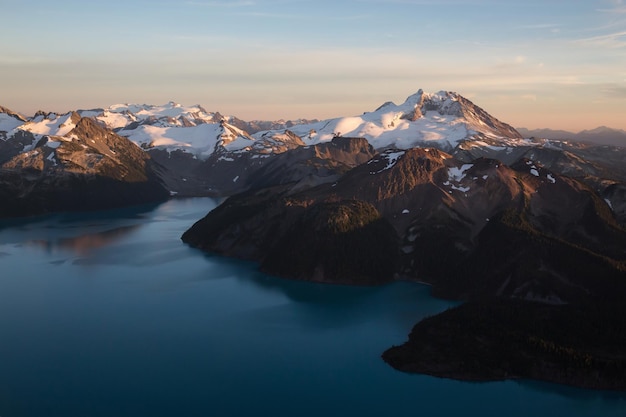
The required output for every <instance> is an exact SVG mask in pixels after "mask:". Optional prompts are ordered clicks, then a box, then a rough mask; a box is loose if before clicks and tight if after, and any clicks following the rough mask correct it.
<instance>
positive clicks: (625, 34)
mask: <svg viewBox="0 0 626 417" xmlns="http://www.w3.org/2000/svg"><path fill="white" fill-rule="evenodd" d="M578 43H580V44H583V45H592V46H601V47H606V48H623V47H626V30H623V31H619V32H613V33H608V34H605V35H599V36H593V37H590V38H585V39H579V40H578Z"/></svg>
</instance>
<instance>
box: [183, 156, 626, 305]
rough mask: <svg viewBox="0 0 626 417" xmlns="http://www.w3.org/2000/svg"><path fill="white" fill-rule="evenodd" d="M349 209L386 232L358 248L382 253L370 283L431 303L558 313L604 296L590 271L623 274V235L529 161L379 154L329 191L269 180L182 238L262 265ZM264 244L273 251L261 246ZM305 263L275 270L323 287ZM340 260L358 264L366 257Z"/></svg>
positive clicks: (594, 204)
mask: <svg viewBox="0 0 626 417" xmlns="http://www.w3.org/2000/svg"><path fill="white" fill-rule="evenodd" d="M318 146H319V145H318ZM283 166H284V165H283ZM357 203H358V204H364V205H367V206H368V207H371V208H372V210H374V211H373V212H375V213H376V216H377V217H376V218H379V217H380V219H381V221H380V222H383V221H384V223H385V224H387V225H388V226H389V227H390V228H392V229H393V231H394V234H393V238H391V237H389V238H384V239H383V238H380V239H373V240H370V244H371V245H372V247H375V248H376V251H377V252H382V251H384V252H385V253H386V254H387V255H386V259H387V260H386V261H384V262H383V263H384V264H385V265H386V269H385V271H387V275H385V276H381V277H380V278H379V279H380V280H381V281H386V280H391V279H393V278H394V277H396V276H401V277H404V278H409V279H415V280H420V281H424V282H428V283H431V284H432V285H433V290H434V292H435V294H439V295H442V296H446V297H452V298H465V299H468V298H472V297H476V296H483V295H487V294H490V295H504V296H510V297H515V298H521V299H536V300H544V301H547V302H554V303H565V302H570V301H575V300H577V299H578V298H580V297H584V294H586V293H587V292H589V291H593V292H594V293H597V294H604V293H603V291H604V290H603V288H605V287H604V285H603V284H600V283H599V281H602V280H603V279H604V278H601V279H598V278H594V277H593V274H592V273H591V272H592V271H596V272H597V271H603V272H602V276H603V277H615V276H621V275H622V274H623V272H621V271H622V270H623V269H624V263H625V261H626V233H624V231H623V229H621V228H620V227H619V225H618V224H617V222H616V221H615V219H614V217H613V214H612V212H611V210H610V208H609V207H608V205H607V203H606V202H605V201H604V200H602V199H601V198H600V197H598V196H597V194H596V193H595V192H594V191H593V190H592V189H590V188H589V187H587V186H586V185H584V184H582V183H580V182H578V181H576V180H573V179H570V178H567V177H562V176H559V175H557V174H554V173H551V172H550V171H547V170H545V169H544V168H542V167H540V166H538V164H536V163H534V162H532V161H520V162H519V163H518V164H516V165H513V166H511V167H508V166H505V165H503V164H502V163H500V162H499V161H495V160H488V159H481V160H477V161H476V162H475V163H473V164H463V163H461V162H459V161H457V160H455V159H454V158H452V157H451V156H450V155H448V154H446V153H444V152H442V151H439V150H435V149H411V150H407V151H400V150H388V151H386V152H383V153H381V154H378V155H376V156H375V157H374V158H373V159H371V160H370V161H369V162H367V163H364V164H360V165H358V166H356V167H355V168H353V169H351V170H350V171H347V172H346V173H345V174H344V175H342V176H341V177H340V178H338V179H337V180H336V181H335V182H332V183H325V184H321V185H316V186H314V187H309V188H307V189H297V190H295V191H294V190H293V189H292V188H290V187H289V186H287V185H284V184H281V183H280V182H270V183H269V184H268V187H266V188H262V189H258V190H255V191H254V192H250V193H248V194H243V195H239V196H237V197H235V198H231V199H230V200H228V201H227V202H225V203H224V204H223V206H221V207H220V208H218V209H216V210H215V211H214V212H212V213H209V214H208V215H207V217H206V218H205V219H203V220H202V221H200V222H198V223H197V224H196V225H194V227H193V228H192V229H190V230H189V231H188V232H187V233H185V235H184V236H183V240H185V241H186V242H188V243H190V244H192V245H195V246H198V247H201V248H203V249H206V250H215V251H218V252H220V253H224V254H227V255H231V256H241V257H244V258H247V259H253V260H257V261H260V262H261V263H262V264H263V265H266V262H267V259H268V257H269V258H270V259H273V258H272V257H273V256H274V255H269V254H268V253H267V252H268V250H270V249H269V248H273V249H271V250H272V251H275V252H276V253H291V252H289V250H290V249H291V248H293V247H297V245H296V242H295V241H292V240H291V239H287V238H286V237H285V236H287V235H293V236H307V235H308V233H309V232H307V230H309V228H312V229H310V230H317V231H318V232H319V231H320V230H321V229H319V230H318V229H316V226H313V224H317V223H315V221H314V219H317V217H316V215H314V214H311V213H318V212H319V213H327V212H328V211H327V210H326V209H322V207H326V205H328V204H331V205H332V207H335V209H336V210H337V212H341V210H342V209H340V208H341V207H345V210H346V213H352V210H353V208H354V204H357ZM331 212H332V213H335V211H331ZM234 213H236V214H234ZM305 213H309V214H307V215H305ZM302 216H304V217H302ZM346 216H347V218H352V217H350V216H351V215H350V214H346ZM331 217H332V216H331ZM306 219H308V220H306ZM329 221H331V220H329ZM357 223H358V222H357ZM266 235H267V236H268V239H271V240H272V241H273V242H274V244H272V245H270V244H268V242H267V240H265V239H264V238H262V236H266ZM283 239H285V240H283ZM314 241H317V240H314ZM287 242H289V243H287ZM303 242H307V240H306V239H305V240H303ZM303 244H305V243H303ZM320 244H321V242H320ZM390 245H391V246H392V247H393V251H390V250H389V246H390ZM315 246H316V245H313V244H312V247H315ZM390 252H394V253H395V255H393V256H392V255H391V254H390ZM316 256H317V255H315V253H314V251H308V252H307V251H304V252H303V254H302V255H301V256H300V257H299V258H298V259H299V260H298V261H296V260H295V258H294V256H284V257H283V258H282V262H283V268H284V269H285V270H289V271H291V274H292V275H295V276H298V277H305V276H306V277H308V278H309V279H316V280H320V281H327V280H329V279H331V278H330V277H326V276H325V275H324V273H323V272H318V273H317V274H313V273H310V272H311V271H310V268H308V269H307V268H304V270H307V271H308V272H304V270H303V271H302V273H299V272H297V265H304V264H307V262H304V261H303V260H302V258H309V257H310V259H309V260H310V262H309V264H310V265H313V264H317V262H318V261H319V259H318V258H316ZM320 256H321V255H320ZM324 256H326V255H324ZM351 256H352V257H356V259H357V260H356V261H355V262H356V263H359V262H360V263H367V262H368V260H369V257H370V256H372V255H371V253H369V252H366V251H364V252H362V253H360V252H359V251H357V252H355V253H353V254H352V255H351ZM570 257H572V259H569V258H570ZM351 259H352V258H351ZM292 261H293V262H294V265H293V267H291V266H289V267H288V266H287V265H288V264H289V263H291V262H292ZM295 264H297V265H295ZM281 274H282V275H285V274H286V275H289V273H287V272H283V273H281ZM468 276H469V277H468ZM332 279H335V278H332ZM607 279H608V278H607ZM346 280H349V281H350V280H351V281H352V282H353V283H357V284H359V283H363V282H360V281H359V280H358V279H357V278H354V277H352V278H349V277H346ZM605 289H606V288H605Z"/></svg>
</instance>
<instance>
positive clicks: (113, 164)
mask: <svg viewBox="0 0 626 417" xmlns="http://www.w3.org/2000/svg"><path fill="white" fill-rule="evenodd" d="M63 124H64V125H65V126H63V127H62V128H61V129H64V130H65V132H63V131H61V132H58V131H57V132H55V133H63V134H62V135H38V134H33V133H30V132H28V131H22V132H19V133H18V134H16V135H14V136H12V137H11V138H9V139H7V140H6V141H4V142H3V143H2V145H3V150H4V152H2V153H1V154H0V155H1V159H0V163H1V164H2V165H1V169H0V184H2V187H1V188H0V190H1V191H0V193H1V194H2V197H3V198H2V201H3V203H2V204H0V216H23V215H31V214H39V213H46V212H50V211H61V210H93V209H104V208H111V207H118V206H124V205H131V204H143V203H147V202H155V201H163V200H165V199H166V198H168V193H167V191H166V190H165V188H164V187H163V186H162V185H161V181H160V180H159V179H158V176H157V172H158V170H159V169H160V167H158V166H157V165H156V164H154V163H153V162H152V161H151V160H150V157H149V156H148V155H147V154H146V153H145V152H144V151H143V150H141V149H140V148H139V147H137V146H136V145H135V144H133V143H132V142H130V141H129V140H128V139H126V138H123V137H121V136H118V135H116V134H115V133H113V132H111V131H110V130H108V129H105V128H103V127H102V126H101V125H100V124H98V123H96V122H95V121H94V120H92V119H89V118H82V117H80V115H78V114H77V113H72V114H71V115H68V117H67V118H66V120H65V121H64V123H63Z"/></svg>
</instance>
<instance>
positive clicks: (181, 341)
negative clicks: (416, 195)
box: [0, 199, 626, 417]
mask: <svg viewBox="0 0 626 417" xmlns="http://www.w3.org/2000/svg"><path fill="white" fill-rule="evenodd" d="M215 205H216V203H215V201H213V200H210V199H189V200H172V201H168V202H166V203H164V204H162V205H159V206H158V207H156V208H154V209H153V210H152V211H149V210H146V209H145V208H140V209H137V208H134V209H130V210H118V211H115V212H106V213H89V214H82V213H80V214H76V216H75V217H73V216H72V215H53V216H47V217H42V218H38V219H30V220H29V221H17V222H15V224H14V226H13V227H11V225H10V222H7V221H5V222H4V226H0V337H1V339H0V358H4V360H0V416H11V417H28V416H40V415H46V416H63V417H78V416H86V415H100V416H118V417H131V416H132V417H135V416H150V417H166V416H167V417H169V416H174V415H185V416H208V415H216V416H250V415H272V416H277V417H278V416H301V417H314V416H315V417H317V416H320V415H332V416H335V415H337V416H339V415H341V416H351V415H359V416H384V415H391V414H403V415H432V416H457V415H481V416H501V415H506V416H508V417H522V416H528V415H550V416H568V417H587V416H597V415H602V416H621V417H623V415H624V413H623V411H624V407H625V405H626V396H624V395H623V394H619V393H615V394H614V393H602V392H596V391H587V390H577V389H573V388H569V387H562V386H558V385H554V384H543V383H535V382H530V381H506V382H494V383H482V384H472V383H463V382H458V381H452V380H445V379H438V378H432V377H428V376H424V375H407V374H404V373H401V372H397V371H395V370H393V369H392V368H390V367H389V366H387V365H386V364H385V363H383V362H382V360H381V359H380V354H381V353H382V351H383V350H384V349H386V348H387V347H389V346H391V345H393V344H399V343H402V342H403V341H404V340H406V338H407V335H408V333H409V331H410V329H411V327H412V326H413V324H415V323H416V322H417V321H418V320H419V319H421V318H423V317H425V316H428V315H432V314H436V313H437V312H439V311H442V310H443V309H445V308H447V307H449V306H451V305H453V303H449V302H446V301H442V300H437V299H435V298H432V297H430V295H429V292H430V291H429V288H428V287H426V286H423V285H418V284H414V283H408V282H400V283H394V284H390V285H386V286H383V287H350V286H340V285H328V284H315V283H310V282H300V281H292V280H287V279H279V278H275V277H271V276H268V275H265V274H262V273H260V272H259V271H258V269H257V267H256V265H254V264H250V263H247V262H241V261H237V260H233V259H224V258H221V257H219V256H215V255H209V254H205V253H203V252H200V251H198V250H196V249H192V248H190V247H188V246H186V245H184V244H183V243H182V242H181V241H180V236H181V235H182V233H183V232H184V231H185V230H186V229H187V228H188V227H190V226H191V225H192V224H193V223H194V222H195V221H196V220H198V219H200V218H201V217H203V216H204V215H205V214H206V213H207V212H208V211H209V210H211V209H212V208H213V207H215ZM3 254H5V255H4V256H3ZM451 399H453V400H451Z"/></svg>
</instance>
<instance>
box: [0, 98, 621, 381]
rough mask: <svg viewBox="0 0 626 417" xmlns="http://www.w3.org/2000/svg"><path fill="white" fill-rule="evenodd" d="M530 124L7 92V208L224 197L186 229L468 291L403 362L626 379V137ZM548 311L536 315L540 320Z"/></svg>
mask: <svg viewBox="0 0 626 417" xmlns="http://www.w3.org/2000/svg"><path fill="white" fill-rule="evenodd" d="M529 133H532V132H527V131H523V130H522V132H520V131H518V130H516V129H514V128H513V127H511V126H510V125H508V124H506V123H504V122H502V121H499V120H497V119H496V118H494V117H492V116H491V115H489V114H488V113H487V112H486V111H485V110H483V109H482V108H480V107H478V106H477V105H475V104H474V103H472V102H471V101H470V100H468V99H466V98H464V97H463V96H461V95H459V94H457V93H454V92H446V91H440V92H437V93H426V92H424V91H422V90H419V91H418V92H416V93H415V94H412V95H410V96H409V97H408V98H407V99H406V100H405V101H404V102H403V103H402V104H394V103H392V102H387V103H384V104H382V105H381V106H380V107H378V108H377V109H374V110H372V111H369V112H365V113H363V114H361V115H359V116H353V117H338V118H334V119H328V120H322V121H318V120H296V121H276V122H261V121H254V122H245V121H243V120H240V119H238V118H236V117H234V116H223V115H221V114H220V113H218V112H207V111H206V110H205V109H203V108H202V107H201V106H189V107H185V106H182V105H179V104H176V103H173V102H170V103H167V104H165V105H162V106H152V105H128V104H125V105H115V106H111V107H109V108H106V109H91V110H77V111H74V112H70V113H67V114H55V113H44V112H38V113H37V114H36V115H34V116H33V117H32V118H26V117H23V116H21V115H19V114H16V113H14V112H11V111H9V110H8V109H5V108H1V109H0V196H2V197H3V198H2V200H0V201H2V203H0V215H2V216H17V215H28V214H37V213H45V212H49V211H58V210H77V209H80V210H83V209H94V208H106V207H112V206H118V205H128V204H137V203H141V202H153V201H161V200H164V199H167V198H171V197H174V196H177V197H182V196H199V195H210V196H216V197H229V198H227V199H226V200H225V201H224V202H223V203H222V204H221V205H220V206H218V207H217V208H216V209H215V210H213V211H211V212H210V213H208V214H207V216H206V217H204V218H203V219H200V220H199V221H198V222H197V223H196V224H194V225H193V227H191V228H190V229H189V230H188V231H186V232H185V233H184V235H183V236H182V239H183V241H184V242H186V243H188V244H190V245H192V246H194V247H197V248H199V249H202V250H206V251H210V252H217V253H221V254H223V255H226V256H232V257H238V258H242V259H247V260H253V261H256V262H258V263H259V265H260V268H261V269H263V270H264V271H266V272H268V273H272V274H274V275H279V276H284V277H288V278H295V279H302V280H313V281H319V282H327V283H341V284H357V285H372V284H382V283H386V282H390V281H394V280H413V281H419V282H425V283H428V284H430V285H431V286H432V291H433V294H434V295H436V296H440V297H445V298H451V299H456V300H464V301H466V303H465V304H464V305H463V306H461V307H459V308H460V309H461V310H459V311H461V312H464V313H462V314H461V313H460V314H454V313H448V314H442V315H440V316H437V317H436V318H433V319H432V320H430V321H427V322H426V324H421V323H420V324H418V325H416V327H415V328H414V330H413V332H412V333H411V336H410V338H409V341H408V342H407V343H406V344H405V345H403V346H402V347H394V348H392V349H390V350H389V351H387V352H386V353H385V355H384V359H385V360H386V361H387V362H388V363H390V364H391V365H392V366H394V367H396V368H398V369H401V370H405V371H411V372H425V373H430V374H434V375H440V376H450V377H458V378H462V379H490V378H491V379H493V378H510V377H532V378H539V379H546V380H550V381H556V382H564V383H575V384H576V385H580V386H586V387H593V388H611V389H625V388H626V380H624V378H623V375H624V373H622V374H619V373H615V371H614V370H615V369H626V358H625V357H624V356H623V353H622V352H623V351H626V340H625V338H624V337H622V336H620V334H626V332H622V333H619V332H616V331H615V329H616V328H619V326H621V325H623V321H621V322H620V321H619V320H618V321H617V322H615V320H613V319H614V317H616V316H619V315H620V314H622V312H621V304H622V300H623V297H624V295H626V272H625V271H626V229H625V228H624V227H625V226H626V164H625V162H626V150H625V149H624V148H622V147H619V146H613V145H604V144H602V145H598V144H594V143H583V142H579V141H576V140H573V139H571V138H570V139H565V140H559V139H554V138H549V137H546V136H548V135H547V132H543V133H541V134H536V135H535V134H532V135H529ZM582 133H583V132H581V134H582ZM601 134H602V131H595V132H594V131H592V132H588V133H587V135H588V137H591V136H593V135H601ZM559 135H560V133H559ZM582 137H583V136H580V138H582ZM588 142H589V141H588ZM591 142H593V141H591ZM600 305H601V306H602V309H601V311H599V310H598V306H600ZM537 306H540V307H537ZM543 306H550V307H549V309H548V307H545V308H544V307H543ZM566 308H570V309H573V310H572V311H573V312H572V313H567V314H565V313H564V311H566V310H565V309H566ZM568 311H569V310H568ZM568 314H577V315H582V316H584V317H589V318H588V319H585V320H583V321H581V325H580V329H581V331H580V332H577V334H576V336H577V337H576V338H574V339H575V340H576V341H575V343H574V342H572V340H573V338H572V337H571V336H572V335H571V334H569V333H567V334H566V333H564V332H562V331H558V329H561V328H563V326H561V325H562V321H563V320H566V319H567V316H568ZM491 316H494V317H495V319H494V320H496V321H497V323H495V324H493V325H492V326H487V327H480V328H478V327H476V326H475V327H472V326H469V325H468V322H467V320H471V318H472V317H474V318H477V319H478V320H483V318H484V317H491ZM518 316H523V317H525V319H519V318H518ZM463 317H466V319H465V320H464V319H463ZM542 317H544V318H546V324H545V327H544V328H542V329H543V330H541V331H538V330H537V329H536V328H535V327H533V326H531V325H529V323H532V322H535V321H541V320H542ZM622 317H623V316H622ZM607 323H611V325H610V326H609V325H608V324H607ZM620 323H621V324H620ZM550 326H552V327H550ZM502 328H506V329H509V332H508V333H507V332H505V333H503V332H502V331H501V329H502ZM589 328H594V329H595V330H594V332H593V333H592V332H588V331H587V332H585V333H584V334H583V332H582V330H587V329H589ZM442 329H446V331H442ZM451 329H456V330H454V331H452V330H451ZM471 329H475V330H476V332H477V333H476V334H477V335H478V334H479V336H475V335H473V334H472V333H471V332H470V331H471ZM497 329H499V330H497ZM555 329H557V330H555ZM468 332H470V333H468ZM424 335H428V337H426V338H425V337H424ZM598 341H602V343H599V342H598ZM450 346H454V348H451V347H450ZM506 346H517V351H518V353H516V354H507V355H503V354H501V352H500V351H499V349H502V348H504V347H506ZM464 352H465V353H464ZM467 352H472V361H473V362H472V363H471V364H469V365H468V364H467V363H465V361H467ZM554 352H557V354H555V353H554ZM559 352H560V353H559ZM585 355H587V356H585ZM420 358H428V360H427V361H425V360H423V359H420ZM529 358H531V359H529ZM581 358H582V359H581ZM587 359H588V360H587ZM590 363H593V364H598V365H597V366H590V365H589V364H590ZM444 364H447V365H444ZM600 368H602V369H600ZM605 369H606V370H608V369H613V371H610V372H609V371H605ZM481 370H489V371H490V372H487V371H481Z"/></svg>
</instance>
